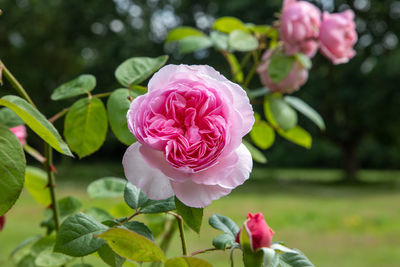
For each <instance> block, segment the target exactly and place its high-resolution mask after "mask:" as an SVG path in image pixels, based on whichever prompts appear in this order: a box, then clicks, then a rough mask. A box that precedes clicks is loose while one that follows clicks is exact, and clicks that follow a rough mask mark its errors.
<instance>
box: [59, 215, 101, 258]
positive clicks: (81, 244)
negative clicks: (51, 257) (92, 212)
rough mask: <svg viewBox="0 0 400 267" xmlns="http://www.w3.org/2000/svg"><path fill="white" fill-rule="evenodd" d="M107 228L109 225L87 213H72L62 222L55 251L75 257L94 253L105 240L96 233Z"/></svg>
mask: <svg viewBox="0 0 400 267" xmlns="http://www.w3.org/2000/svg"><path fill="white" fill-rule="evenodd" d="M107 229H108V227H107V226H105V225H103V224H101V223H99V222H97V221H96V220H95V219H94V218H92V217H90V216H88V215H86V214H83V213H77V214H75V215H72V216H70V217H68V218H67V219H66V220H65V221H64V222H63V223H62V224H61V227H60V231H59V232H58V235H57V240H56V245H55V247H54V251H55V252H61V253H64V254H67V255H70V256H73V257H82V256H85V255H88V254H90V253H93V252H95V251H96V250H97V249H99V248H100V247H101V246H102V245H103V244H104V240H102V239H100V238H98V237H96V235H99V234H101V233H102V232H104V231H106V230H107Z"/></svg>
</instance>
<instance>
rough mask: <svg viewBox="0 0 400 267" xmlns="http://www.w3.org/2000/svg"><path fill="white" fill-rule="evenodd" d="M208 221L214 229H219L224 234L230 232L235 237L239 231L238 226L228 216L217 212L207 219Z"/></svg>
mask: <svg viewBox="0 0 400 267" xmlns="http://www.w3.org/2000/svg"><path fill="white" fill-rule="evenodd" d="M208 223H209V224H210V225H211V226H212V227H214V228H215V229H218V230H221V231H223V232H224V233H226V234H230V235H231V236H233V238H234V239H235V238H236V236H237V234H238V233H239V226H237V224H236V223H235V222H234V221H232V220H231V219H230V218H228V217H226V216H222V215H218V214H214V215H212V216H211V217H210V219H209V220H208Z"/></svg>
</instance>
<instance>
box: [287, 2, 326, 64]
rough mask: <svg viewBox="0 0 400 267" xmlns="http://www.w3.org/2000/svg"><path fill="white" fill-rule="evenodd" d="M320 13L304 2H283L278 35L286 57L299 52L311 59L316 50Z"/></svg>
mask: <svg viewBox="0 0 400 267" xmlns="http://www.w3.org/2000/svg"><path fill="white" fill-rule="evenodd" d="M320 24H321V11H320V10H319V9H318V8H316V7H315V6H314V5H312V4H310V3H308V2H305V1H296V0H285V1H284V2H283V8H282V17H281V26H280V34H281V39H282V41H283V43H284V46H285V52H286V54H288V55H294V54H295V53H298V52H301V53H303V54H306V55H307V56H308V57H310V58H311V57H313V56H314V55H315V53H316V52H317V49H318V41H317V40H318V33H319V26H320Z"/></svg>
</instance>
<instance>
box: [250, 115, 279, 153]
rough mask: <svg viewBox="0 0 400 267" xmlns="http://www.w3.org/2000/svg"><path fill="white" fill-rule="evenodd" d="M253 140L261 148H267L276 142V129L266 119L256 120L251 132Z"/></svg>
mask: <svg viewBox="0 0 400 267" xmlns="http://www.w3.org/2000/svg"><path fill="white" fill-rule="evenodd" d="M250 137H251V140H252V141H253V142H254V144H256V145H257V146H258V147H259V148H261V149H267V148H269V147H270V146H272V144H273V143H274V140H275V131H274V129H273V128H272V127H271V126H269V125H268V123H266V122H265V121H262V120H259V121H256V122H255V123H254V125H253V129H252V130H251V132H250Z"/></svg>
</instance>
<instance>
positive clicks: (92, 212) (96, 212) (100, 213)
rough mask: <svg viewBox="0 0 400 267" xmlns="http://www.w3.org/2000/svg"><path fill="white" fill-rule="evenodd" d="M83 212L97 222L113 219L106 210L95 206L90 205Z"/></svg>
mask: <svg viewBox="0 0 400 267" xmlns="http://www.w3.org/2000/svg"><path fill="white" fill-rule="evenodd" d="M85 214H87V215H89V216H91V217H93V218H94V219H95V220H96V221H98V222H104V221H108V220H113V219H114V218H113V216H111V215H110V213H108V211H106V210H103V209H100V208H97V207H90V208H88V209H86V210H85Z"/></svg>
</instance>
